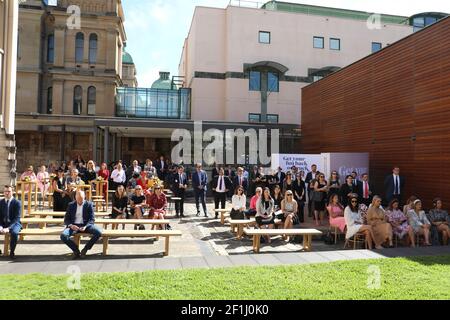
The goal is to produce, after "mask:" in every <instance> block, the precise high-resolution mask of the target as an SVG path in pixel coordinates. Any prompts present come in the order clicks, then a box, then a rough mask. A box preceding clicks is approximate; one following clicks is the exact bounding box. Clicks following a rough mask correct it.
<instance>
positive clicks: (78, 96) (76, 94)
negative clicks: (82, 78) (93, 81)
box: [73, 86, 83, 116]
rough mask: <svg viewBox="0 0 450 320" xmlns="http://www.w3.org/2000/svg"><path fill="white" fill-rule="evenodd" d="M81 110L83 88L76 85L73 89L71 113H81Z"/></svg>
mask: <svg viewBox="0 0 450 320" xmlns="http://www.w3.org/2000/svg"><path fill="white" fill-rule="evenodd" d="M82 111H83V88H81V86H76V87H75V88H74V89H73V114H74V115H77V116H79V115H81V112H82Z"/></svg>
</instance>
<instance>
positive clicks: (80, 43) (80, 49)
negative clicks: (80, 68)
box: [75, 32, 84, 63]
mask: <svg viewBox="0 0 450 320" xmlns="http://www.w3.org/2000/svg"><path fill="white" fill-rule="evenodd" d="M83 56H84V34H83V33H81V32H79V33H77V36H76V40H75V62H76V63H82V62H83Z"/></svg>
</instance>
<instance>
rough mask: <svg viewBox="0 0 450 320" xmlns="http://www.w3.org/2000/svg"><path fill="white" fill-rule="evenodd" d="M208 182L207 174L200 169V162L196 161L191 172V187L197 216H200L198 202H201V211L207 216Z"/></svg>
mask: <svg viewBox="0 0 450 320" xmlns="http://www.w3.org/2000/svg"><path fill="white" fill-rule="evenodd" d="M207 184H208V175H207V174H206V172H205V171H204V170H202V164H201V163H197V166H196V171H195V173H194V174H192V187H193V188H194V195H195V205H196V206H197V217H199V216H200V202H201V203H202V207H203V213H204V214H205V217H206V218H207V217H208V211H206V200H205V197H206V186H207Z"/></svg>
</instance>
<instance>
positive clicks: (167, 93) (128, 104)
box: [116, 88, 191, 120]
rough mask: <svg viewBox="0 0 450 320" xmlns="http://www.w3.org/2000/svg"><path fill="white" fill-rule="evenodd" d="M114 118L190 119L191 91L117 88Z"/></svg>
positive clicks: (186, 89)
mask: <svg viewBox="0 0 450 320" xmlns="http://www.w3.org/2000/svg"><path fill="white" fill-rule="evenodd" d="M116 116H117V117H121V118H145V119H173V120H189V119H190V118H191V89H189V88H181V89H178V90H176V89H175V90H167V89H146V88H118V89H117V95H116Z"/></svg>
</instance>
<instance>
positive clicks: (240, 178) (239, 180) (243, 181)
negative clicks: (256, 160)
mask: <svg viewBox="0 0 450 320" xmlns="http://www.w3.org/2000/svg"><path fill="white" fill-rule="evenodd" d="M232 182H233V189H235V190H236V188H237V187H242V188H244V193H245V194H247V190H248V179H247V178H246V177H245V176H244V168H241V167H239V168H238V169H237V175H236V176H235V177H234V178H233V181H232ZM235 190H233V193H234V191H235Z"/></svg>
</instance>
